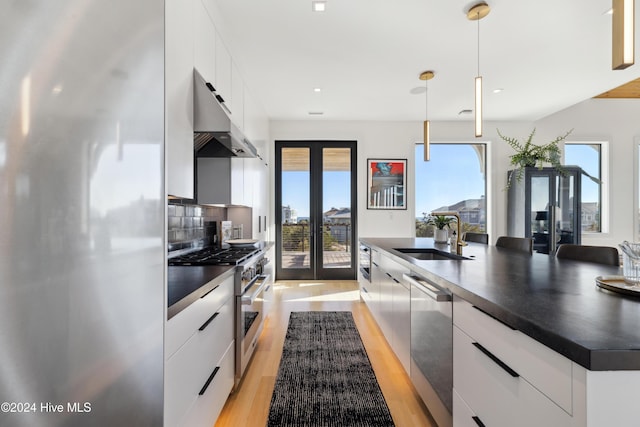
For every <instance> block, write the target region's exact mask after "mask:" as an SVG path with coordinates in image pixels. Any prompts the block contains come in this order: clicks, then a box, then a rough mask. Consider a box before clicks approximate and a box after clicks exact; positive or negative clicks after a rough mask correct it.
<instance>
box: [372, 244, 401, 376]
mask: <svg viewBox="0 0 640 427" xmlns="http://www.w3.org/2000/svg"><path fill="white" fill-rule="evenodd" d="M403 273H409V269H408V268H406V267H404V266H402V265H401V264H399V263H397V262H395V261H394V260H393V259H391V258H390V257H388V256H386V255H381V254H380V253H379V252H377V251H375V250H373V249H372V250H371V275H370V276H371V281H367V280H365V279H364V278H362V279H361V280H362V281H361V283H360V294H361V296H362V300H363V301H364V302H365V303H366V304H367V306H368V307H369V310H370V311H371V314H372V315H373V317H374V318H375V320H376V323H377V324H378V326H379V327H380V330H381V331H382V334H383V335H384V336H385V338H386V339H387V342H388V343H389V345H390V346H391V348H392V349H393V351H394V353H395V354H396V356H397V357H398V360H400V363H401V364H402V366H403V367H404V369H405V371H406V372H407V374H408V373H409V369H410V366H411V351H410V346H411V311H410V310H411V291H410V289H409V288H408V285H406V284H405V283H403V282H402V275H403Z"/></svg>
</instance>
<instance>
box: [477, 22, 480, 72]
mask: <svg viewBox="0 0 640 427" xmlns="http://www.w3.org/2000/svg"><path fill="white" fill-rule="evenodd" d="M477 21H478V77H480V11H478V19H477Z"/></svg>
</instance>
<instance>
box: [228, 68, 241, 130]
mask: <svg viewBox="0 0 640 427" xmlns="http://www.w3.org/2000/svg"><path fill="white" fill-rule="evenodd" d="M230 102H231V106H230V109H231V111H232V112H233V114H232V115H231V120H232V121H233V123H234V124H235V125H236V126H238V128H240V129H241V130H244V81H243V80H242V76H241V75H240V70H238V67H237V66H236V64H235V62H233V61H232V62H231V100H230Z"/></svg>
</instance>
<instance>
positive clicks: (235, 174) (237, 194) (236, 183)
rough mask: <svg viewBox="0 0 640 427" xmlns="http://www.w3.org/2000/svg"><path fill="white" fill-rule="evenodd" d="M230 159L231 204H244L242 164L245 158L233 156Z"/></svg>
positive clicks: (245, 203)
mask: <svg viewBox="0 0 640 427" xmlns="http://www.w3.org/2000/svg"><path fill="white" fill-rule="evenodd" d="M230 160H231V204H232V205H240V206H246V205H247V202H246V199H245V191H244V165H245V161H246V160H247V159H243V158H237V157H234V158H232V159H230Z"/></svg>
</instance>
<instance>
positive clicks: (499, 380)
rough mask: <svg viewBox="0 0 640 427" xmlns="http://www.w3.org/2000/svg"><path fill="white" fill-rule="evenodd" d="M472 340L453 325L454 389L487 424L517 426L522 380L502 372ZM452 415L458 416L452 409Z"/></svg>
mask: <svg viewBox="0 0 640 427" xmlns="http://www.w3.org/2000/svg"><path fill="white" fill-rule="evenodd" d="M473 342H474V341H473V340H472V339H471V337H469V336H468V335H466V334H465V333H464V332H462V331H461V330H460V328H458V327H457V326H454V328H453V388H454V390H455V391H456V392H457V393H458V394H459V395H460V397H462V399H464V401H465V402H466V403H467V405H468V406H469V408H470V409H471V411H472V412H473V413H474V414H475V415H477V416H478V417H480V419H481V420H482V422H483V423H484V424H485V425H486V426H519V425H520V424H519V422H518V408H517V406H518V396H519V394H520V388H521V387H522V383H523V382H524V381H523V380H522V378H518V377H512V376H511V375H509V374H508V373H507V372H505V371H504V370H503V369H502V368H501V367H500V366H498V365H497V364H496V363H495V362H494V361H493V360H491V359H490V358H489V357H487V356H486V355H485V354H484V353H482V352H481V351H480V350H478V349H477V348H476V347H475V346H474V345H473ZM453 416H454V419H455V418H460V415H459V414H456V413H455V411H454V414H453ZM462 425H464V424H462Z"/></svg>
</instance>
